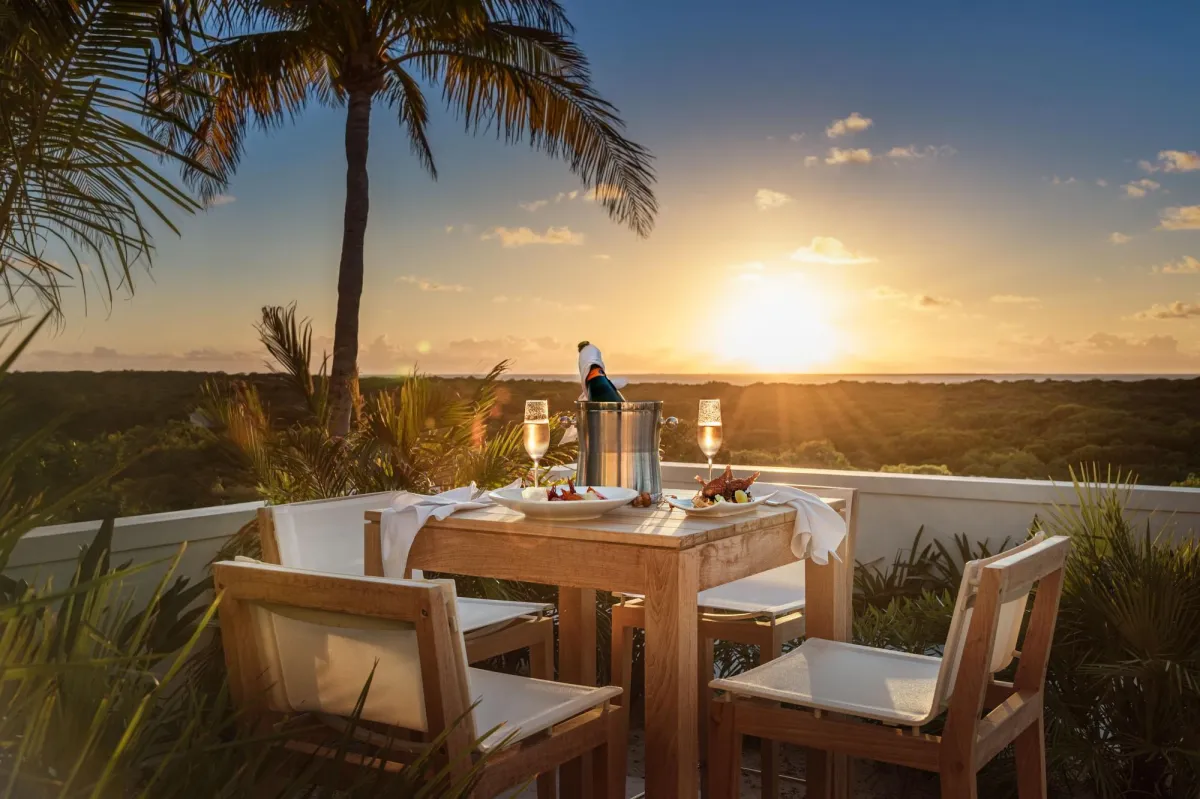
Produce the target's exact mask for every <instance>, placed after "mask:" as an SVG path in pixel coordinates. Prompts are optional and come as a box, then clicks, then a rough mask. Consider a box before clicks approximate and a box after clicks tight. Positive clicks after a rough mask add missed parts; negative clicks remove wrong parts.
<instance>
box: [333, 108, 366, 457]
mask: <svg viewBox="0 0 1200 799" xmlns="http://www.w3.org/2000/svg"><path fill="white" fill-rule="evenodd" d="M370 135H371V92H370V91H364V90H355V91H351V92H350V104H349V108H348V110H347V112H346V213H345V217H344V219H343V222H342V260H341V264H340V265H339V267H338V301H337V320H336V321H335V322H334V325H333V367H332V369H331V370H330V383H331V385H330V417H329V432H330V433H331V434H333V435H335V436H344V435H346V433H347V432H348V431H349V429H350V415H351V412H352V410H353V409H352V407H351V405H352V402H353V399H352V394H353V392H352V390H351V387H352V384H353V382H354V381H356V380H357V379H358V307H359V303H360V301H361V300H362V287H363V241H364V239H365V238H366V234H367V211H368V208H369V205H370V198H369V196H368V195H369V192H368V187H367V140H368V139H369V138H370Z"/></svg>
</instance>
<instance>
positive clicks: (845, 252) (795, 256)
mask: <svg viewBox="0 0 1200 799" xmlns="http://www.w3.org/2000/svg"><path fill="white" fill-rule="evenodd" d="M792 260H793V261H799V262H801V263H806V264H846V265H848V264H873V263H875V262H876V261H878V260H879V259H878V258H872V257H871V256H869V255H866V254H864V253H861V252H854V251H853V250H851V249H850V248H848V247H847V246H846V245H845V244H842V242H841V241H840V240H838V239H835V238H833V237H831V236H814V237H813V240H812V241H811V242H810V243H809V245H808V246H807V247H801V248H800V249H798V250H796V251H795V252H794V253H792Z"/></svg>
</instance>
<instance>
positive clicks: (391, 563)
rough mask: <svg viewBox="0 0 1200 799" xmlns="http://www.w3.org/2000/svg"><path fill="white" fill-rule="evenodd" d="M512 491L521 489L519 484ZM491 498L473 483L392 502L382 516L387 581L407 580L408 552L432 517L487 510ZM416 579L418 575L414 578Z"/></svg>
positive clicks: (411, 495) (402, 497) (380, 524)
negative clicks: (396, 578) (478, 509)
mask: <svg viewBox="0 0 1200 799" xmlns="http://www.w3.org/2000/svg"><path fill="white" fill-rule="evenodd" d="M508 487H509V488H512V487H518V488H519V487H520V481H518V482H516V483H513V484H512V486H508ZM491 504H492V498H491V497H490V496H488V494H487V492H486V491H480V490H478V489H477V488H476V487H475V484H474V483H471V484H470V485H467V486H461V487H459V488H453V489H451V490H449V491H443V492H442V493H440V494H432V495H427V494H410V493H407V492H406V493H403V494H401V495H400V496H398V497H396V499H395V500H394V501H393V502H392V507H390V508H388V509H387V510H385V511H384V512H383V513H382V515H381V516H380V520H379V530H380V538H381V541H380V546H381V549H382V550H383V574H384V576H386V577H404V570H405V569H406V568H408V552H409V550H411V549H412V545H413V541H414V540H416V537H417V533H419V532H421V528H422V527H424V526H425V522H427V521H429V517H431V516H432V517H433V518H435V519H445V518H446V517H447V516H449V515H451V514H452V513H455V512H456V511H460V510H475V509H476V508H486V507H487V506H489V505H491ZM413 576H414V577H416V574H415V573H414V575H413Z"/></svg>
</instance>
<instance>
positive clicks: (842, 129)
mask: <svg viewBox="0 0 1200 799" xmlns="http://www.w3.org/2000/svg"><path fill="white" fill-rule="evenodd" d="M874 124H875V120H873V119H870V118H868V117H864V116H863V115H862V114H860V113H858V112H857V111H855V112H854V113H852V114H851V115H850V116H848V117H846V118H845V119H838V120H835V121H834V122H832V123H830V125H829V127H827V128H825V135H826V136H828V137H829V138H831V139H836V138H838V137H839V136H848V135H850V134H852V133H858V132H860V131H864V130H866V129H867V128H869V127H871V126H872V125H874Z"/></svg>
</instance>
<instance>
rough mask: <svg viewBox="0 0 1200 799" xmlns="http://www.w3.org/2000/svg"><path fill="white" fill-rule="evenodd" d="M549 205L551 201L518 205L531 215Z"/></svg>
mask: <svg viewBox="0 0 1200 799" xmlns="http://www.w3.org/2000/svg"><path fill="white" fill-rule="evenodd" d="M549 204H550V201H549V200H534V201H533V202H528V203H518V205H520V206H521V207H522V208H524V209H525V210H526V211H528V212H529V213H531V214H532V213H533V212H534V211H536V210H538V209H539V208H544V207H546V206H547V205H549Z"/></svg>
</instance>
